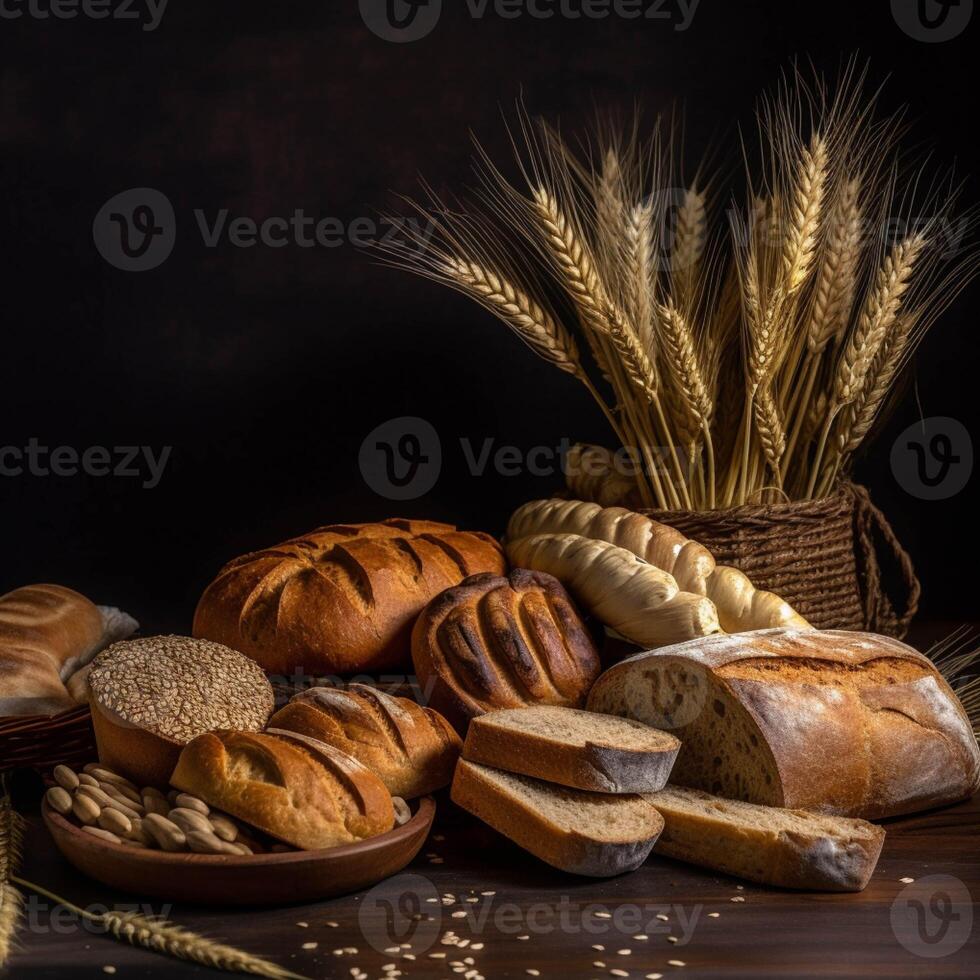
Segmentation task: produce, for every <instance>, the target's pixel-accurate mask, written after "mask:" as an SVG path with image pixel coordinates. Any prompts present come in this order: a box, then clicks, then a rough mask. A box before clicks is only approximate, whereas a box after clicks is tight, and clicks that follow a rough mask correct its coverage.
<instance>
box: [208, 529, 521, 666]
mask: <svg viewBox="0 0 980 980" xmlns="http://www.w3.org/2000/svg"><path fill="white" fill-rule="evenodd" d="M505 568H506V562H505V561H504V556H503V553H502V551H501V548H500V545H499V544H498V543H497V542H496V541H495V540H494V539H493V538H491V537H490V535H488V534H480V533H476V532H471V531H457V530H456V528H455V527H453V526H452V525H450V524H437V523H435V522H433V521H405V520H388V521H383V522H382V523H380V524H334V525H331V526H329V527H322V528H319V529H318V530H316V531H313V532H311V533H310V534H307V535H305V536H303V537H301V538H294V539H293V540H291V541H286V542H285V543H283V544H280V545H276V546H275V547H273V548H267V549H266V550H264V551H257V552H254V553H253V554H249V555H245V556H243V557H241V558H236V559H235V560H234V561H232V562H229V564H227V565H226V566H225V567H224V568H223V569H222V570H221V572H220V573H219V574H218V577H217V578H216V579H215V580H214V581H213V582H212V583H211V584H210V585H209V586H208V588H207V590H206V591H205V593H204V595H203V596H202V597H201V601H200V602H199V603H198V606H197V612H196V613H195V616H194V635H195V636H202V637H206V638H207V639H210V640H215V641H217V642H218V643H224V644H225V645H226V646H230V647H232V648H233V649H235V650H241V652H242V653H245V654H247V655H248V656H250V657H252V658H253V659H254V660H256V661H258V663H260V664H261V665H262V667H263V668H264V669H265V670H267V671H268V672H269V673H273V674H285V675H287V676H288V675H290V674H292V673H293V672H294V671H296V670H304V671H306V672H307V673H312V674H330V673H340V674H349V673H355V672H358V671H372V670H383V669H385V668H389V667H403V666H406V665H407V663H408V659H409V643H410V636H411V631H412V624H413V623H414V621H415V617H416V616H417V615H418V614H419V613H420V612H421V610H422V608H423V607H424V606H425V604H426V603H427V602H428V601H429V600H430V599H431V598H432V597H433V596H435V595H438V593H440V592H442V590H443V589H447V588H449V587H450V586H451V585H455V584H456V583H457V582H461V581H462V580H463V579H464V578H466V576H467V575H473V574H475V573H477V572H495V573H496V574H500V573H501V572H503V571H504V569H505Z"/></svg>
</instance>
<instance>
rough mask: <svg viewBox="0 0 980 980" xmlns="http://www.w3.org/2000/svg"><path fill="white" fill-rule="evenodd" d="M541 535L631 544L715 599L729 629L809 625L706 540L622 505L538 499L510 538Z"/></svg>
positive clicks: (523, 511) (517, 517)
mask: <svg viewBox="0 0 980 980" xmlns="http://www.w3.org/2000/svg"><path fill="white" fill-rule="evenodd" d="M540 534H563V535H564V534H580V535H582V536H584V537H586V538H593V539H596V540H599V541H608V542H609V543H610V544H614V545H617V546H618V547H620V548H625V549H626V550H627V551H630V552H632V553H633V554H634V555H636V556H638V557H639V558H642V559H643V560H644V561H647V562H649V563H650V564H651V565H656V566H657V568H661V569H663V570H664V571H665V572H668V573H669V574H670V575H672V576H673V577H674V579H675V580H676V582H677V586H678V588H680V589H681V590H683V591H685V592H693V593H695V594H696V595H700V596H707V597H708V598H709V599H711V601H712V602H714V604H715V606H716V607H717V609H718V619H719V621H720V623H721V628H722V629H723V630H724V631H725V632H727V633H742V632H745V631H746V630H755V629H768V628H770V627H779V626H787V627H793V628H795V629H808V628H809V625H810V624H809V623H807V621H806V620H805V619H804V618H803V617H802V616H800V615H799V613H797V612H796V611H795V610H794V609H793V607H792V606H790V605H789V603H787V602H785V601H784V600H783V599H781V598H780V597H779V596H777V595H776V594H775V593H773V592H763V591H761V590H759V589H756V588H755V586H753V585H752V582H751V581H750V580H749V578H748V577H747V576H746V575H745V574H744V573H743V572H740V571H739V570H738V569H737V568H731V567H729V566H727V565H716V564H715V559H714V557H713V556H712V555H711V552H709V551H708V549H707V548H705V547H704V546H703V545H700V544H698V543H697V542H696V541H691V540H690V539H689V538H686V537H684V535H683V534H681V533H680V532H679V531H675V530H674V529H673V528H672V527H667V525H665V524H660V523H658V522H657V521H654V520H651V519H650V518H649V517H644V516H643V515H642V514H636V513H634V512H633V511H629V510H625V509H624V508H622V507H600V506H599V505H598V504H591V503H585V502H584V501H581V500H535V501H532V502H531V503H529V504H525V505H524V506H523V507H520V508H519V509H518V510H517V511H515V513H514V515H513V516H512V517H511V519H510V523H509V525H508V527H507V538H508V540H509V541H512V542H513V541H516V540H517V539H519V538H522V537H526V536H528V535H540ZM549 570H550V569H549ZM610 625H611V624H610ZM624 635H625V634H624Z"/></svg>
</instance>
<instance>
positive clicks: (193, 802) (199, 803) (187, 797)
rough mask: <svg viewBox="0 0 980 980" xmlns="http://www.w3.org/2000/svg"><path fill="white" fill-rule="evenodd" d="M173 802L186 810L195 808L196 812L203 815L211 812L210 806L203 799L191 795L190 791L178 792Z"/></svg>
mask: <svg viewBox="0 0 980 980" xmlns="http://www.w3.org/2000/svg"><path fill="white" fill-rule="evenodd" d="M174 802H175V804H176V805H177V806H179V807H184V808H186V809H188V810H197V812H198V813H202V814H204V816H207V815H208V814H209V813H210V812H211V808H210V807H209V806H208V805H207V803H205V802H204V800H199V799H198V798H197V797H196V796H191V794H190V793H178V794H177V796H176V798H175V800H174Z"/></svg>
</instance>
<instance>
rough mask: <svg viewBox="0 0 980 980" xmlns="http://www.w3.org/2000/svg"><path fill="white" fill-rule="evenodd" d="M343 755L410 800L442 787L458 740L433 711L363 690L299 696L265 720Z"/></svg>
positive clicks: (329, 689)
mask: <svg viewBox="0 0 980 980" xmlns="http://www.w3.org/2000/svg"><path fill="white" fill-rule="evenodd" d="M269 728H278V729H285V730H287V731H293V732H300V733H301V734H304V735H310V736H312V737H313V738H316V739H319V740H320V741H321V742H326V743H327V744H328V745H332V746H334V748H337V749H340V750H341V751H342V752H346V753H347V754H348V755H350V756H353V757H354V758H355V759H357V760H358V761H359V762H361V763H363V764H364V765H365V766H367V767H368V768H369V769H370V770H372V772H375V773H377V774H378V776H380V777H381V780H382V782H383V783H384V784H385V786H386V787H387V788H388V791H389V792H390V793H391V795H392V796H400V797H402V799H406V800H410V799H412V798H414V797H416V796H424V795H425V794H426V793H431V792H433V791H434V790H437V789H441V788H442V787H443V786H448V785H449V783H450V782H451V781H452V778H453V769H454V767H455V765H456V760H457V759H458V758H459V750H460V745H461V743H460V739H459V736H458V735H457V734H456V732H455V731H453V728H452V726H451V725H450V724H449V722H448V721H446V719H445V718H443V717H442V715H440V714H439V713H438V712H437V711H433V710H432V708H423V707H421V706H420V705H418V704H416V703H415V702H414V701H410V700H409V699H408V698H397V697H392V696H391V695H390V694H386V693H385V692H384V691H379V690H378V689H377V688H373V687H368V686H367V685H365V684H351V685H349V686H348V687H347V688H346V689H344V690H341V689H339V688H333V687H313V688H310V689H308V690H306V691H301V692H300V693H299V694H297V695H296V696H295V697H293V698H292V700H291V701H290V702H289V704H287V705H286V706H285V707H283V708H281V709H280V710H279V711H277V712H276V713H275V714H274V715H273V716H272V717H271V718H270V719H269Z"/></svg>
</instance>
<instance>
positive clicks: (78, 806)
mask: <svg viewBox="0 0 980 980" xmlns="http://www.w3.org/2000/svg"><path fill="white" fill-rule="evenodd" d="M71 812H72V813H74V814H75V816H76V817H77V818H78V819H79V821H80V822H81V823H83V824H93V823H95V822H96V820H98V819H99V814H100V813H101V812H102V807H100V806H99V804H98V803H96V802H95V800H93V799H92V797H91V796H83V795H82V794H81V793H76V794H75V799H74V800H72V804H71Z"/></svg>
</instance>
